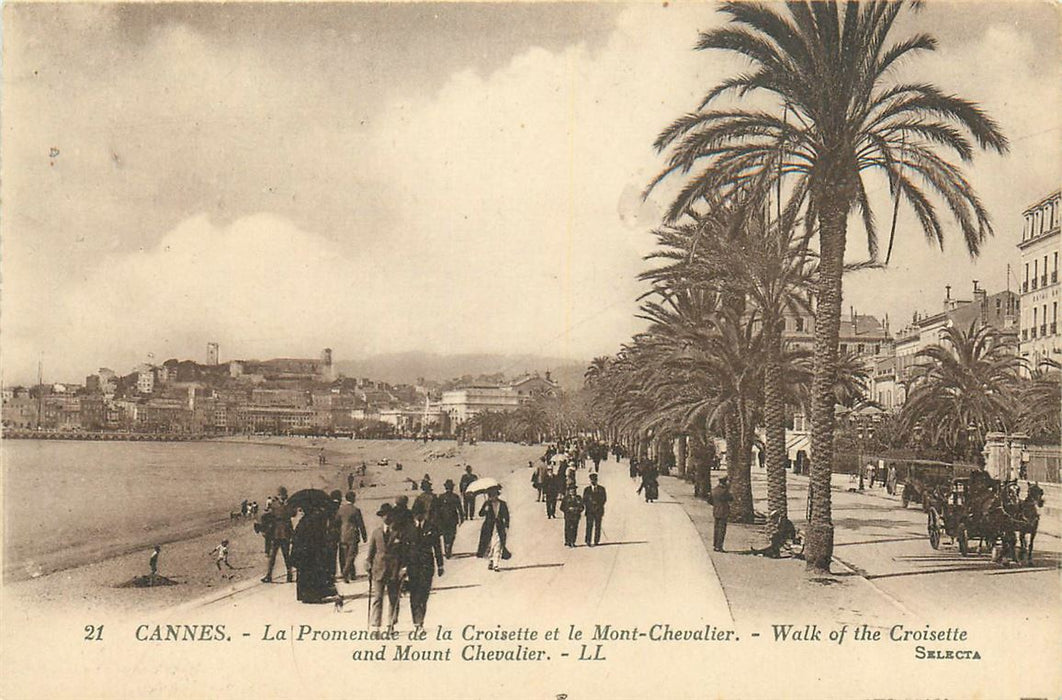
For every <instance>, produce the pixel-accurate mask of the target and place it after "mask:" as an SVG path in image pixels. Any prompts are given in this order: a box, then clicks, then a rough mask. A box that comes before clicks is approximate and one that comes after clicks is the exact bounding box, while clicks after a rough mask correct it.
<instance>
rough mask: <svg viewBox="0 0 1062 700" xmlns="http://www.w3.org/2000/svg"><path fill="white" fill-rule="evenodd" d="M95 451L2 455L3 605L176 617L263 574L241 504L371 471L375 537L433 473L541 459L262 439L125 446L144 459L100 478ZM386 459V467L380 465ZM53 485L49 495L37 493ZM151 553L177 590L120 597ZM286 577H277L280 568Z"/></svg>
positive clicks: (506, 447)
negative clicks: (219, 549) (224, 557)
mask: <svg viewBox="0 0 1062 700" xmlns="http://www.w3.org/2000/svg"><path fill="white" fill-rule="evenodd" d="M79 445H80V446H81V447H82V450H81V458H80V459H79V458H78V456H77V452H78V450H77V447H78V446H79ZM12 446H14V448H13V449H12ZM98 447H103V448H114V447H115V446H114V445H112V444H101V443H80V444H79V443H62V444H61V445H60V446H59V448H58V450H56V449H55V448H54V447H53V445H44V446H43V447H42V446H40V445H37V446H30V445H27V446H21V445H18V444H17V443H15V441H12V442H10V443H7V444H5V446H4V476H5V493H4V499H5V515H4V518H5V537H4V539H5V549H4V563H5V577H4V578H5V595H6V596H8V597H10V598H13V599H18V600H22V601H25V603H26V604H27V605H30V606H32V605H34V604H35V603H36V604H38V605H40V604H45V605H48V606H49V607H50V608H52V609H53V610H54V609H56V608H59V609H63V608H66V607H68V606H69V607H71V608H75V609H77V610H78V611H81V612H87V611H93V610H99V611H119V610H121V611H147V610H157V609H162V608H165V607H169V606H173V605H177V604H180V603H181V602H183V601H186V600H190V599H194V598H196V597H199V596H202V595H204V594H206V593H209V592H211V591H218V590H224V589H226V588H233V587H237V586H239V585H240V584H241V582H244V581H249V580H257V579H258V578H260V577H261V576H262V574H263V573H264V569H265V556H264V553H263V540H262V538H261V537H260V536H259V535H257V534H256V533H255V532H254V529H253V527H252V521H251V520H242V519H241V520H232V519H230V516H229V513H230V511H232V510H238V508H239V504H240V501H241V500H242V499H243V498H248V499H252V500H257V501H258V502H259V504H260V505H261V506H264V504H265V500H266V497H267V496H269V495H271V494H273V493H275V491H276V488H277V486H280V485H284V486H285V487H287V488H288V490H289V491H290V492H294V491H296V490H298V489H300V488H311V487H312V488H322V489H325V490H329V491H330V490H332V489H341V490H343V491H345V490H346V486H347V475H348V474H349V473H350V472H351V471H352V470H353V469H355V468H356V467H357V466H359V465H361V463H362V462H363V461H364V462H366V463H367V465H368V470H367V473H366V475H365V476H364V477H361V476H358V477H356V481H355V491H356V492H357V493H358V504H359V506H360V507H361V508H362V512H363V513H364V514H365V517H366V524H367V526H368V527H370V528H371V527H373V526H374V525H375V523H376V518H375V515H374V514H375V512H376V507H377V505H378V504H379V503H380V502H381V501H383V500H390V499H393V498H394V497H395V496H396V495H398V494H401V493H407V492H408V493H410V494H411V495H412V494H414V492H413V490H412V484H411V483H410V481H409V479H415V480H416V481H417V482H418V483H419V481H420V479H421V477H423V476H424V474H426V473H427V474H430V475H431V477H432V481H433V483H434V484H435V489H436V491H438V492H441V490H442V484H443V481H445V479H447V478H453V479H454V480H455V481H457V480H458V479H459V476H460V474H461V473H462V472H463V465H464V464H471V465H472V467H473V469H474V470H475V472H476V473H477V474H478V475H480V476H492V477H495V478H498V479H501V478H503V477H504V476H505V475H507V474H509V473H511V472H512V471H513V470H514V469H519V468H526V465H527V462H528V460H531V459H537V458H538V457H539V456H540V454H541V449H542V448H540V447H528V446H521V445H513V444H504V443H481V444H477V445H474V446H469V445H467V444H466V445H464V446H462V447H460V448H458V447H457V445H456V443H455V442H454V441H439V442H429V443H420V442H412V441H389V440H380V441H369V440H325V439H304V438H261V437H255V438H238V439H233V440H226V441H212V442H210V443H184V444H183V445H182V444H181V443H177V444H169V445H143V444H128V445H124V446H119V450H120V451H128V452H130V453H132V452H133V451H138V450H139V451H143V452H141V453H139V454H138V455H137V458H129V455H126V459H123V461H120V462H114V463H111V464H110V465H108V468H107V470H106V471H101V466H100V465H94V464H88V462H91V460H87V461H86V460H85V458H84V456H85V453H86V452H91V451H92V450H93V449H95V448H98ZM322 448H323V449H324V450H325V455H326V460H327V462H326V464H325V466H323V467H321V466H319V465H318V462H317V458H318V455H319V453H320V450H321V449H322ZM41 450H44V451H45V453H47V455H48V457H49V464H48V465H47V466H44V465H40V464H34V465H33V467H34V473H31V474H26V473H24V470H26V469H29V466H28V465H29V464H30V462H31V461H32V459H33V458H39V457H40V456H41ZM108 456H113V455H108ZM182 459H187V460H194V462H193V461H187V462H182V461H181V460H182ZM385 459H386V460H387V461H388V464H387V465H378V464H377V462H379V461H381V460H385ZM396 463H401V464H402V465H403V469H402V470H401V471H396V470H395V464H396ZM78 465H80V466H78ZM89 472H94V473H89ZM45 481H47V482H48V483H49V484H50V488H43V487H42V482H45ZM361 482H364V486H361V485H360V484H361ZM41 494H47V495H46V496H42V495H41ZM42 500H43V502H42ZM41 512H43V513H45V514H46V516H41V515H40V513H41ZM222 539H228V540H229V541H230V561H231V562H232V564H233V566H234V567H235V569H234V570H233V571H228V570H226V571H225V572H223V574H219V573H218V571H217V569H216V568H215V567H214V564H213V562H212V559H211V557H210V556H209V554H208V553H209V551H210V550H211V549H212V548H213V547H214V546H215V545H217V544H218V543H219V542H220V541H221V540H222ZM154 544H161V545H162V553H161V556H160V561H159V573H160V574H162V575H164V576H166V577H169V578H171V579H173V580H175V581H177V582H178V584H179V585H176V586H167V587H157V588H150V589H139V588H123V587H121V585H122V584H123V583H126V582H128V581H130V580H131V579H132V578H133V577H135V576H138V575H143V574H146V573H148V557H149V556H150V553H151V547H152V545H154ZM362 556H364V551H363V552H362ZM359 564H360V562H359ZM277 567H278V571H282V568H281V564H280V563H278V565H277ZM359 568H360V567H359ZM279 580H283V576H280V577H279Z"/></svg>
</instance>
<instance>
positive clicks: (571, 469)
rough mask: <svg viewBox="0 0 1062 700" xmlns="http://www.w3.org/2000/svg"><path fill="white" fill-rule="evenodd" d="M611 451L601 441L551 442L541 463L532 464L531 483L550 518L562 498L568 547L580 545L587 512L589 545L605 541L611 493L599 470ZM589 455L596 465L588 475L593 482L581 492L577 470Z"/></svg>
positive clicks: (565, 537) (553, 516) (565, 539)
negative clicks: (581, 524)
mask: <svg viewBox="0 0 1062 700" xmlns="http://www.w3.org/2000/svg"><path fill="white" fill-rule="evenodd" d="M608 452H609V450H608V447H607V446H605V445H603V444H601V443H597V442H590V441H585V440H582V439H575V440H571V441H567V442H563V443H559V444H556V445H549V446H548V447H547V448H546V453H545V454H544V455H543V456H542V458H541V460H540V464H539V465H538V466H534V465H533V464H532V463H529V464H528V466H529V467H531V468H532V476H531V484H532V485H533V486H534V487H535V489H536V490H537V491H538V502H540V503H541V502H544V503H545V506H546V519H547V520H553V519H555V518H556V517H557V501H558V499H560V510H561V513H562V514H563V515H564V546H565V547H575V546H576V543H575V542H576V539H578V536H579V521H580V520H582V519H583V516H584V514H585V516H586V527H585V532H584V535H585V536H584V541H585V542H586V545H587V546H588V547H594V546H596V545H598V544H600V543H601V523H602V520H603V519H604V516H605V503H606V502H607V500H608V494H607V491H606V490H605V487H604V486H601V485H600V484H599V483H598V470H599V468H600V464H601V462H602V461H603V460H605V459H607V458H608ZM586 459H590V460H591V461H592V462H593V465H594V466H593V469H592V470H591V471H590V474H589V477H588V479H589V481H590V484H589V485H588V486H586V487H585V488H584V489H583V491H582V493H581V494H580V492H579V488H578V483H577V479H576V474H577V472H578V470H579V469H580V468H581V465H585V460H586ZM554 465H556V467H557V468H556V471H554Z"/></svg>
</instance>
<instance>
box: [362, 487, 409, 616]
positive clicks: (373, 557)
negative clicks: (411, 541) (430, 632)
mask: <svg viewBox="0 0 1062 700" xmlns="http://www.w3.org/2000/svg"><path fill="white" fill-rule="evenodd" d="M393 511H394V508H393V507H392V506H391V504H390V503H384V504H382V505H381V506H380V509H379V510H378V511H376V515H378V516H379V517H380V518H381V519H382V521H383V522H382V523H381V524H380V526H379V527H377V528H376V529H375V530H373V531H372V537H370V538H369V552H368V556H367V557H366V565H367V566H368V570H369V571H368V573H369V585H370V587H371V588H370V590H371V595H370V597H369V611H370V617H371V621H370V624H371V625H372V628H373V631H374V632H379V631H380V623H381V622H382V619H383V597H384V593H386V594H387V602H388V616H387V631H388V632H392V631H394V627H395V624H397V622H398V601H399V599H400V596H401V591H402V589H401V584H402V569H403V568H404V567H405V565H406V556H405V555H406V548H407V545H408V542H407V541H406V540H405V539H404V538H403V535H402V533H401V531H400V530H398V529H397V528H395V527H393V524H394V523H393V517H394V515H393Z"/></svg>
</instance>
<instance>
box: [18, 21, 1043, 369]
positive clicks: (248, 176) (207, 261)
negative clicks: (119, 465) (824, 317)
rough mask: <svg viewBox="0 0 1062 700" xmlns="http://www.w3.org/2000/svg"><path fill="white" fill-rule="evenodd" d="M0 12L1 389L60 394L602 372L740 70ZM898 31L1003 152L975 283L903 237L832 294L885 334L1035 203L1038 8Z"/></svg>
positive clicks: (671, 51) (418, 28) (460, 44)
mask: <svg viewBox="0 0 1062 700" xmlns="http://www.w3.org/2000/svg"><path fill="white" fill-rule="evenodd" d="M3 11H4V15H3V27H4V47H3V48H4V57H3V58H4V67H3V68H4V85H3V87H4V90H3V105H2V107H3V125H2V126H3V140H2V155H3V163H2V173H0V174H2V190H0V195H2V206H3V210H2V224H0V226H2V228H0V236H2V250H0V252H2V273H3V287H2V305H0V322H2V362H3V375H4V380H5V381H6V382H8V383H16V382H26V381H32V380H33V378H34V377H35V374H36V366H37V360H38V358H39V357H41V356H42V355H43V358H44V363H45V367H46V374H47V375H48V378H49V379H55V380H78V379H80V378H82V377H84V375H85V374H87V373H89V372H92V371H94V370H95V369H96V368H97V367H99V366H109V367H112V368H114V369H116V370H120V371H127V370H128V369H130V368H131V367H132V366H133V365H135V364H136V363H138V362H142V361H144V360H146V359H148V358H149V357H154V358H155V360H156V361H162V360H164V359H166V358H169V357H191V358H195V359H199V360H202V359H204V356H205V346H206V343H207V342H208V341H218V342H220V343H221V346H222V356H223V359H224V358H232V357H267V356H277V355H287V356H292V355H316V353H317V352H318V351H319V350H320V348H322V347H325V346H331V347H333V348H334V349H335V354H336V356H337V357H338V358H352V357H358V356H362V355H368V354H374V353H380V352H391V351H402V350H427V351H435V352H475V351H483V352H513V353H515V352H531V353H540V354H545V355H553V356H566V357H574V358H589V357H592V356H594V355H598V354H603V353H611V352H614V351H615V350H616V349H617V347H618V345H619V344H620V343H621V342H623V341H624V340H625V339H627V338H629V336H630V335H631V333H632V332H635V331H636V330H638V328H639V327H640V325H639V323H638V322H637V321H636V320H635V319H634V311H635V309H636V302H635V298H636V297H637V295H638V294H639V293H640V292H641V291H642V287H641V285H640V284H639V283H638V282H637V281H636V280H635V276H636V275H637V273H638V272H639V271H640V270H641V269H642V268H643V266H644V263H643V262H642V261H641V257H642V256H643V255H645V254H646V253H647V252H648V251H649V250H650V249H651V245H652V240H651V237H650V236H649V234H648V231H649V230H650V229H651V228H652V226H653V225H655V224H656V223H658V218H659V212H660V208H661V206H662V205H663V203H664V202H663V201H653V200H650V201H648V202H645V203H643V202H642V201H641V199H640V197H639V193H640V192H641V190H642V189H643V188H644V186H645V184H646V183H647V181H648V180H649V179H650V178H651V176H652V175H653V174H654V173H655V172H656V171H657V170H658V169H659V167H660V165H661V162H662V161H661V159H660V157H659V156H657V155H656V154H655V153H654V152H653V151H652V148H651V143H652V141H653V138H654V137H655V135H656V134H657V133H658V132H659V131H660V130H661V129H662V128H663V127H664V126H665V125H666V124H667V123H669V122H670V121H671V120H672V119H674V118H675V117H676V116H678V115H679V114H681V113H683V112H685V111H687V110H690V109H692V108H694V107H695V106H696V104H697V102H698V99H699V97H700V96H701V95H702V94H703V93H704V92H705V91H706V90H707V89H709V88H710V87H711V86H712V85H714V84H715V83H716V82H717V81H718V80H720V79H721V78H722V77H724V76H726V75H730V74H733V73H734V72H735V71H738V70H740V69H741V68H742V64H741V63H739V62H736V61H735V60H734V59H732V58H727V57H725V56H721V55H713V54H705V53H703V52H695V51H693V50H692V46H693V43H694V41H695V40H696V37H697V32H698V31H699V30H704V29H707V28H710V27H711V26H713V25H715V24H717V23H719V22H720V21H721V17H720V16H719V15H718V13H716V12H715V11H714V9H713V7H712V6H711V5H706V4H683V3H671V4H670V5H669V4H667V3H655V4H649V3H639V4H630V5H627V4H564V5H546V4H536V5H501V4H496V5H474V6H472V5H453V4H417V5H395V6H391V5H372V4H370V5H365V4H357V5H341V4H340V5H337V4H330V5H304V6H298V7H292V6H289V5H252V4H227V5H210V6H202V5H198V6H192V5H180V4H178V5H157V6H150V5H139V6H125V5H98V6H93V5H86V4H69V5H26V4H12V3H7V4H5V6H4V8H3ZM914 29H917V30H927V31H930V32H932V33H934V34H935V35H936V36H937V37H938V38H939V39H940V43H941V47H940V50H939V51H938V52H937V54H936V55H933V56H929V57H923V58H922V59H920V60H918V61H916V62H912V63H911V64H908V65H905V66H903V67H902V69H901V73H900V75H901V76H902V77H903V78H905V79H919V80H929V81H933V82H936V83H937V84H938V85H940V86H941V87H943V88H944V89H945V90H947V91H953V92H956V93H958V94H961V95H963V96H965V97H968V98H971V99H974V100H977V101H979V102H981V103H982V104H983V105H984V106H985V107H986V109H987V110H988V111H989V112H990V113H991V114H992V115H993V116H994V117H995V118H996V119H997V120H998V121H999V122H1000V123H1001V125H1002V126H1003V128H1004V130H1005V132H1006V134H1007V136H1008V137H1009V138H1010V139H1011V141H1012V144H1013V145H1012V152H1011V154H1010V155H1009V156H1007V157H1005V158H1002V157H998V156H989V155H985V156H983V157H980V158H979V159H978V161H977V163H976V165H975V167H973V168H972V170H971V178H972V179H973V181H974V182H975V184H976V185H977V187H978V189H979V191H980V192H981V194H982V196H983V198H984V199H985V201H986V203H987V204H988V206H989V208H990V211H991V212H992V215H993V217H994V221H995V224H996V231H997V233H996V238H995V240H994V241H993V242H991V243H990V244H989V245H988V246H986V248H985V250H984V253H983V255H982V257H981V259H980V260H978V261H976V262H971V261H970V260H969V259H968V257H967V255H966V254H965V253H964V252H963V251H962V250H961V247H960V245H958V240H959V239H958V238H953V239H952V245H949V246H948V247H947V248H946V249H945V251H944V252H943V253H941V252H939V251H936V250H934V249H933V248H931V247H929V246H927V245H926V244H925V243H924V242H923V239H922V237H921V234H920V233H918V232H917V231H916V230H915V229H914V228H913V227H912V226H910V221H907V220H904V219H901V221H900V227H899V228H900V230H899V239H898V243H897V250H896V251H895V252H894V254H893V264H892V267H891V268H890V269H889V270H887V271H870V272H863V273H859V274H858V275H855V276H852V277H851V278H849V279H848V280H846V290H845V292H846V300H845V303H846V305H848V304H851V305H855V306H856V307H857V309H858V310H859V311H860V312H861V313H874V314H877V315H884V314H886V313H888V314H889V315H890V316H891V318H892V319H893V326H894V327H896V326H897V325H899V323H898V320H902V319H907V318H909V317H910V314H911V312H912V311H914V310H916V309H919V310H934V309H936V308H937V306H938V305H939V302H940V299H942V298H943V287H944V285H945V284H952V285H953V286H954V287H955V288H956V289H958V290H968V289H969V288H970V286H971V280H972V279H979V280H981V282H982V284H983V285H984V286H986V287H987V288H988V289H989V290H990V291H996V290H998V289H1002V288H1003V287H1004V285H1005V284H1006V280H1005V270H1006V265H1007V263H1008V262H1010V263H1012V264H1013V265H1014V267H1015V268H1016V267H1017V260H1018V258H1017V250H1016V249H1015V248H1014V243H1015V241H1016V240H1017V239H1018V238H1019V237H1020V225H1021V211H1022V209H1023V208H1024V207H1025V206H1026V205H1027V204H1029V203H1031V202H1032V201H1033V200H1035V199H1038V198H1040V197H1041V196H1043V195H1045V194H1047V193H1048V192H1049V191H1051V190H1052V189H1053V188H1055V187H1056V186H1057V183H1058V182H1059V180H1060V172H1059V143H1060V139H1059V129H1058V127H1059V123H1058V120H1059V94H1058V91H1059V85H1060V81H1059V75H1058V66H1059V65H1060V62H1059V55H1058V54H1059V50H1058V39H1057V37H1058V30H1059V26H1058V12H1057V10H1056V9H1055V7H1054V5H1052V4H1050V3H1033V2H1026V3H1013V2H1012V3H1007V4H988V3H977V4H974V3H962V4H961V5H953V4H944V3H938V2H932V3H930V6H929V7H927V8H926V9H925V10H923V11H922V12H921V13H920V14H918V15H915V16H913V17H911V18H910V19H909V21H907V22H906V23H905V24H904V25H903V26H902V27H900V28H899V32H898V33H897V36H900V35H902V34H907V33H909V32H910V31H911V30H914ZM883 219H885V220H887V213H883ZM953 231H954V229H951V231H950V232H953ZM850 248H858V246H856V245H854V244H853V245H851V246H850ZM966 296H969V295H968V294H967V295H966Z"/></svg>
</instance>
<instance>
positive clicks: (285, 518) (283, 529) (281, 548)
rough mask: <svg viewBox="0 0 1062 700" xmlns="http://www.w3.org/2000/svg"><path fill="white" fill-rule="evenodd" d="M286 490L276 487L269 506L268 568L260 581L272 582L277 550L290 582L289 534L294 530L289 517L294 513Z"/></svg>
mask: <svg viewBox="0 0 1062 700" xmlns="http://www.w3.org/2000/svg"><path fill="white" fill-rule="evenodd" d="M287 500H288V490H287V489H286V488H284V487H283V486H281V487H280V488H278V489H277V497H276V498H274V499H273V502H272V503H271V504H270V506H269V516H270V517H269V518H268V521H269V528H270V530H271V532H270V533H269V534H270V535H271V538H272V539H271V540H270V544H269V569H268V570H267V571H266V575H265V576H263V577H262V583H272V582H273V565H274V564H276V562H277V552H280V554H281V556H282V557H283V558H284V568H285V569H287V572H288V577H287V582H288V583H291V563H290V562H289V557H290V555H291V536H292V534H294V530H293V529H292V527H291V518H292V517H293V516H294V515H295V513H293V512H292V510H291V508H290V507H289V506H288V504H287Z"/></svg>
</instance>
